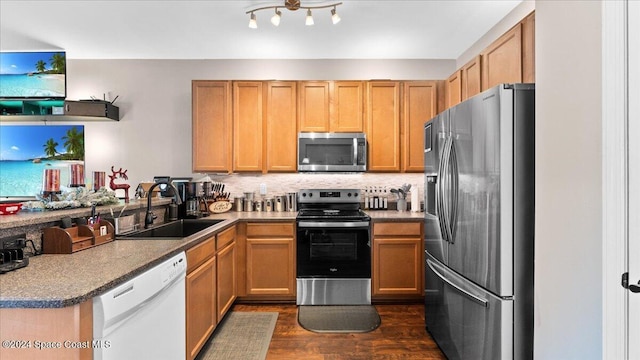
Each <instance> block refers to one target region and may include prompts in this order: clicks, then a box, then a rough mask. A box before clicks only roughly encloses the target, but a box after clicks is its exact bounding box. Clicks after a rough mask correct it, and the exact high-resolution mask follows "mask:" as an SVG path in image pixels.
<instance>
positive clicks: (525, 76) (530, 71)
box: [522, 12, 536, 83]
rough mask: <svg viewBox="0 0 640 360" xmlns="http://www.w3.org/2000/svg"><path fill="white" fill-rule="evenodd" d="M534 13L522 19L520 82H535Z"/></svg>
mask: <svg viewBox="0 0 640 360" xmlns="http://www.w3.org/2000/svg"><path fill="white" fill-rule="evenodd" d="M535 55H536V14H535V12H532V13H531V14H529V15H527V17H526V18H524V20H522V82H525V83H534V82H536V61H535V60H536V56H535Z"/></svg>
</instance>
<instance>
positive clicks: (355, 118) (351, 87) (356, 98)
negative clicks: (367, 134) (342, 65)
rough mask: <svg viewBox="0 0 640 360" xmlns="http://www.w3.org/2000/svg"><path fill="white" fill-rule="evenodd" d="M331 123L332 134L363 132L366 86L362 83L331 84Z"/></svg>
mask: <svg viewBox="0 0 640 360" xmlns="http://www.w3.org/2000/svg"><path fill="white" fill-rule="evenodd" d="M330 90H331V97H330V106H331V107H330V123H329V131H332V132H362V131H363V125H362V122H363V118H364V116H363V108H364V105H363V104H364V84H363V82H362V81H332V82H331V83H330Z"/></svg>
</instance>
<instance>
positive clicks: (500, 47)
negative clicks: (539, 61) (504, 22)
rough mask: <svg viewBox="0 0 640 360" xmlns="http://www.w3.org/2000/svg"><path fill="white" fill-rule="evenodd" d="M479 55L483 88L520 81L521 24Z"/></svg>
mask: <svg viewBox="0 0 640 360" xmlns="http://www.w3.org/2000/svg"><path fill="white" fill-rule="evenodd" d="M481 55H482V88H483V90H486V89H489V88H492V87H494V86H496V85H498V84H501V83H520V82H522V24H521V23H519V24H517V25H516V26H514V27H513V28H512V29H511V30H509V31H508V32H506V33H505V34H504V35H502V36H501V37H500V38H498V39H497V40H496V41H494V42H493V43H492V44H491V45H490V46H489V47H488V48H487V49H485V50H484V51H483V52H482V53H481Z"/></svg>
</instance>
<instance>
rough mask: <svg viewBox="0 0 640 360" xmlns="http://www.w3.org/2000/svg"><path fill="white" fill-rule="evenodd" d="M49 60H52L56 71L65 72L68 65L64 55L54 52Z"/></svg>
mask: <svg viewBox="0 0 640 360" xmlns="http://www.w3.org/2000/svg"><path fill="white" fill-rule="evenodd" d="M49 61H51V67H52V68H53V70H55V71H56V73H58V74H64V72H65V68H66V66H67V64H66V61H65V58H64V55H62V54H53V55H52V56H51V59H50V60H49Z"/></svg>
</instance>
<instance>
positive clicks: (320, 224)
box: [298, 221, 369, 228]
mask: <svg viewBox="0 0 640 360" xmlns="http://www.w3.org/2000/svg"><path fill="white" fill-rule="evenodd" d="M298 227H304V228H353V227H367V228H368V227H369V222H368V221H353V222H349V221H346V222H328V221H299V222H298Z"/></svg>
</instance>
